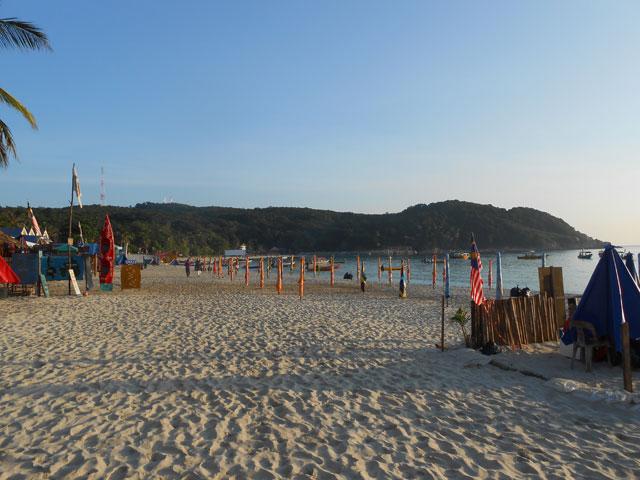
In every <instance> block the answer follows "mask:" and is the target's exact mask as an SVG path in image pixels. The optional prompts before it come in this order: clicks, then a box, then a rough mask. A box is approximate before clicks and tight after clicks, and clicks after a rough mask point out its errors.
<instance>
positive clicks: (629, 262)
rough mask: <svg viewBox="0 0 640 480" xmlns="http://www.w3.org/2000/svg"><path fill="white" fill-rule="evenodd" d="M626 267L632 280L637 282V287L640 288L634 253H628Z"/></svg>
mask: <svg viewBox="0 0 640 480" xmlns="http://www.w3.org/2000/svg"><path fill="white" fill-rule="evenodd" d="M624 263H625V265H626V266H627V269H628V270H629V273H630V274H631V278H633V281H634V282H636V285H639V286H640V281H639V280H638V272H637V271H636V264H635V263H634V262H633V253H628V254H627V256H626V257H625V262H624Z"/></svg>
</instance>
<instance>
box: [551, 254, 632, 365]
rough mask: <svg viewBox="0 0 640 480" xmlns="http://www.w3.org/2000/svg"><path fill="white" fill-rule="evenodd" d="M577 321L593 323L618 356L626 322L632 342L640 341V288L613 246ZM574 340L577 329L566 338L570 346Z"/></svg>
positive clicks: (592, 281)
mask: <svg viewBox="0 0 640 480" xmlns="http://www.w3.org/2000/svg"><path fill="white" fill-rule="evenodd" d="M573 318H574V319H575V320H581V321H584V322H588V323H591V324H592V325H593V326H594V327H595V329H596V332H597V334H598V335H599V336H604V335H607V336H609V338H610V339H611V340H612V341H613V343H614V345H615V347H616V350H617V351H618V352H620V351H622V332H621V325H622V323H623V322H625V321H626V322H628V323H629V336H630V338H638V337H640V288H639V287H638V285H637V284H636V283H635V281H634V279H633V277H632V276H631V273H629V270H628V269H627V267H626V266H625V264H624V262H623V261H622V258H620V255H619V254H618V252H617V251H616V249H615V248H614V247H613V246H611V245H607V246H606V247H605V249H604V253H603V254H602V257H601V258H600V261H599V262H598V264H597V265H596V268H595V270H594V272H593V275H591V279H590V280H589V283H588V285H587V288H586V289H585V291H584V293H583V294H582V298H581V299H580V303H579V304H578V308H576V311H575V312H574V314H573ZM574 339H575V331H574V329H569V330H567V331H566V332H565V334H564V335H563V336H562V341H563V342H564V343H565V344H566V345H569V344H571V343H573V341H574Z"/></svg>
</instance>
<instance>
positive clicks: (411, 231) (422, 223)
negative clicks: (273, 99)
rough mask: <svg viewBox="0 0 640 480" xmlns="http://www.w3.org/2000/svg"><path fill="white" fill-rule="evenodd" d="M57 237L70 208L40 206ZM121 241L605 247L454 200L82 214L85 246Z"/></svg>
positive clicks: (551, 222)
mask: <svg viewBox="0 0 640 480" xmlns="http://www.w3.org/2000/svg"><path fill="white" fill-rule="evenodd" d="M34 211H35V214H36V216H37V218H38V221H39V223H40V226H41V227H42V228H43V229H44V228H46V229H47V231H48V233H49V236H50V237H51V238H52V239H54V240H57V241H65V240H66V238H67V229H68V209H67V208H43V207H38V208H34ZM106 213H108V214H109V215H110V217H111V223H112V224H113V228H114V232H115V235H116V242H117V243H124V242H125V241H127V242H129V247H130V249H132V250H136V251H137V250H138V249H142V250H145V251H148V252H150V253H151V252H155V251H166V250H175V251H178V252H180V253H182V254H185V255H186V254H190V255H215V254H217V253H220V252H222V250H223V249H225V248H237V247H238V246H239V245H240V244H246V245H247V247H248V249H249V251H251V252H263V253H266V252H269V251H271V252H281V253H286V252H294V253H296V252H362V253H367V252H386V251H387V250H393V251H395V252H409V251H417V252H418V253H420V254H427V253H429V252H432V251H434V250H439V251H446V250H465V251H466V250H468V248H469V244H470V237H471V232H473V233H474V234H475V237H476V240H477V242H478V246H479V248H480V250H481V251H482V250H485V251H486V250H503V251H520V250H557V249H570V248H597V247H599V246H601V245H602V242H601V241H600V240H597V239H594V238H591V237H589V236H588V235H585V234H584V233H581V232H578V231H577V230H576V229H574V228H573V227H571V226H570V225H569V224H568V223H566V222H565V221H564V220H562V219H560V218H556V217H554V216H552V215H549V214H548V213H545V212H541V211H539V210H535V209H532V208H523V207H516V208H511V209H508V210H507V209H504V208H498V207H494V206H492V205H480V204H477V203H470V202H461V201H458V200H449V201H444V202H437V203H431V204H428V205H425V204H420V205H414V206H412V207H409V208H407V209H406V210H403V211H402V212H399V213H385V214H363V213H349V212H333V211H330V210H315V209H311V208H288V207H268V208H253V209H242V208H226V207H193V206H189V205H182V204H177V203H171V204H161V203H142V204H137V205H135V206H134V207H115V206H99V205H86V206H85V207H84V208H83V209H81V210H80V209H77V208H75V209H74V231H73V237H74V238H75V239H76V240H78V239H79V233H78V224H77V222H78V221H80V222H81V224H82V230H83V234H84V238H85V241H97V238H98V233H99V230H100V228H101V227H102V223H103V221H104V215H105V214H106ZM28 224H29V219H28V218H27V213H26V209H25V208H24V207H4V208H0V227H10V226H13V227H17V226H22V225H27V226H28Z"/></svg>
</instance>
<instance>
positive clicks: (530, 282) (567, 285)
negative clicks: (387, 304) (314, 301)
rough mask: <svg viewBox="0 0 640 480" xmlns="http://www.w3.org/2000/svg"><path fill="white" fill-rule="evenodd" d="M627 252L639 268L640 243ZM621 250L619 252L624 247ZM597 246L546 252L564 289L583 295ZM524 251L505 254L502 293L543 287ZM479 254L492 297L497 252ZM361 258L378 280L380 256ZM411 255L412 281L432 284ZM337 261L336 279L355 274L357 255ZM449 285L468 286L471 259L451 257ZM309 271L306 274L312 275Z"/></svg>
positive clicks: (428, 271)
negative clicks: (583, 251) (587, 250)
mask: <svg viewBox="0 0 640 480" xmlns="http://www.w3.org/2000/svg"><path fill="white" fill-rule="evenodd" d="M622 248H624V250H625V251H626V252H631V253H633V257H634V263H635V265H636V269H637V268H638V252H640V245H629V246H624V247H622ZM622 248H621V249H619V251H621V250H622ZM598 251H599V250H598V249H594V250H591V252H592V253H593V256H592V258H591V260H583V259H579V258H578V253H579V252H580V250H557V251H550V252H547V258H546V265H547V266H548V267H551V266H552V267H562V276H563V280H564V291H565V293H566V294H576V295H580V294H582V292H583V291H584V289H585V287H586V286H587V283H588V282H589V279H590V278H591V274H592V273H593V271H594V269H595V267H596V265H597V264H598V261H599V260H600V257H599V256H598ZM521 255H523V253H503V254H502V285H503V292H504V293H505V294H506V295H509V290H510V289H511V288H512V287H515V286H519V287H520V288H524V287H529V288H530V289H531V290H534V291H538V290H539V289H540V285H539V280H538V267H540V266H542V260H541V259H538V260H520V259H518V256H521ZM480 257H481V260H482V266H483V269H482V278H483V280H484V286H485V287H484V288H485V295H486V296H487V297H492V296H494V295H495V281H496V254H495V253H484V254H483V253H482V250H481V251H480ZM360 258H361V259H362V261H363V262H364V264H365V274H366V276H367V281H368V282H369V283H370V284H371V283H374V282H377V281H378V274H377V268H378V256H373V255H372V256H369V255H366V254H365V255H361V256H360ZM400 258H401V257H393V265H394V266H397V267H399V266H400ZM410 258H411V282H412V283H414V284H420V285H431V284H432V271H433V264H431V263H423V262H422V260H423V258H424V257H418V256H413V257H410ZM441 258H442V255H439V256H438V260H439V261H438V263H437V264H436V267H437V288H442V286H443V284H442V263H441V261H440V260H441ZM335 259H336V261H342V260H344V262H345V263H340V264H337V265H336V266H339V268H337V269H336V279H341V278H342V277H343V275H344V274H345V272H349V273H352V274H353V276H354V281H355V276H356V257H355V256H341V255H339V254H336V256H335ZM381 259H382V264H383V265H386V264H387V262H388V257H381ZM307 260H309V261H310V260H311V257H310V256H309V255H307ZM489 260H493V287H492V291H489V287H488V278H487V277H488V273H489ZM449 274H450V279H449V281H450V285H451V286H452V287H462V288H469V276H470V265H469V260H461V259H451V260H450V265H449ZM309 275H310V272H309V273H307V278H309ZM318 276H319V277H320V278H323V277H325V276H326V277H328V276H329V273H328V272H319V273H318ZM399 279H400V272H399V271H394V272H393V282H394V283H397V282H398V281H399ZM387 281H388V273H387V272H382V282H383V283H385V282H387Z"/></svg>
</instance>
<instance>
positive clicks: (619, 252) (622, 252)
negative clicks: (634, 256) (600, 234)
mask: <svg viewBox="0 0 640 480" xmlns="http://www.w3.org/2000/svg"><path fill="white" fill-rule="evenodd" d="M629 253H631V252H627V251H626V250H618V255H620V258H622V259H624V258H625V257H626V256H627V255H629ZM602 255H604V250H600V251H599V252H598V256H599V257H602Z"/></svg>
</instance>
